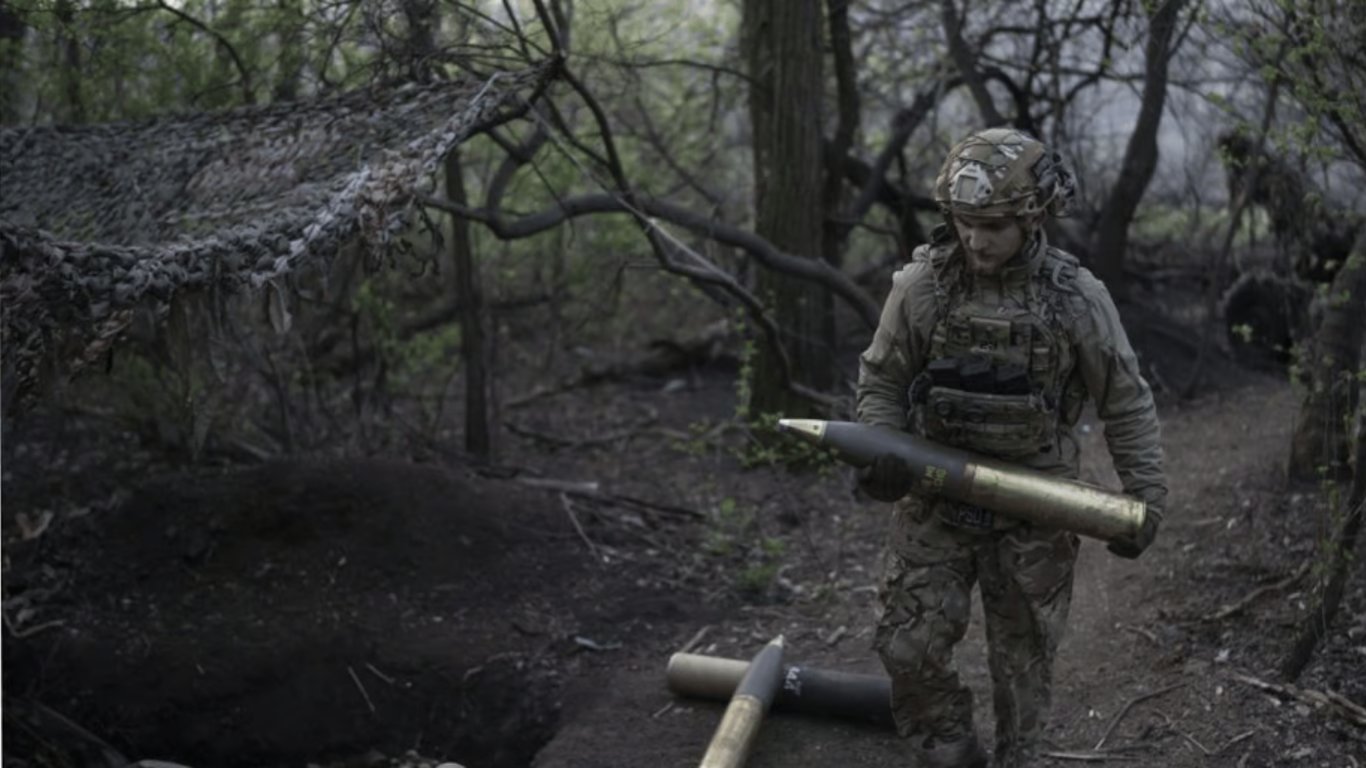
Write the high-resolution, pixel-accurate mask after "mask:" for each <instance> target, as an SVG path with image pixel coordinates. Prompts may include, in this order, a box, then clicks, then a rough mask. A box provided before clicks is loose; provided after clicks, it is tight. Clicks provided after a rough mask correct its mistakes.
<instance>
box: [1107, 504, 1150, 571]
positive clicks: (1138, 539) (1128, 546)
mask: <svg viewBox="0 0 1366 768" xmlns="http://www.w3.org/2000/svg"><path fill="white" fill-rule="evenodd" d="M1161 524H1162V513H1161V512H1159V511H1157V510H1156V509H1154V508H1151V507H1149V508H1148V514H1147V515H1145V516H1144V517H1143V526H1142V527H1141V528H1139V529H1138V535H1137V536H1135V537H1134V538H1133V539H1126V540H1121V541H1112V542H1110V543H1109V544H1107V545H1106V546H1105V548H1106V549H1108V550H1110V551H1111V552H1113V553H1115V554H1116V555H1118V556H1120V557H1122V558H1124V559H1126V560H1136V559H1138V556H1139V555H1141V554H1143V550H1145V549H1147V548H1148V547H1149V545H1151V544H1152V543H1153V539H1155V538H1157V529H1158V527H1159V526H1160V525H1161Z"/></svg>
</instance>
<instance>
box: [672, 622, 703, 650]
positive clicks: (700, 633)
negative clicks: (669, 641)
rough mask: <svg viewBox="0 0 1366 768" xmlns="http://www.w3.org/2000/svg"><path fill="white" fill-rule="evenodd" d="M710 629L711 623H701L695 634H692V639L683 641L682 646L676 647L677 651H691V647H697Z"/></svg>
mask: <svg viewBox="0 0 1366 768" xmlns="http://www.w3.org/2000/svg"><path fill="white" fill-rule="evenodd" d="M710 631H711V625H710V624H705V625H703V626H702V628H701V629H699V630H697V634H695V635H693V636H692V639H691V640H689V641H688V642H686V643H684V644H683V647H682V648H679V649H678V652H679V653H692V649H694V648H696V647H697V644H698V643H700V642H702V638H704V637H706V636H707V633H708V632H710Z"/></svg>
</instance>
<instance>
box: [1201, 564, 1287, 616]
mask: <svg viewBox="0 0 1366 768" xmlns="http://www.w3.org/2000/svg"><path fill="white" fill-rule="evenodd" d="M1309 565H1310V561H1309V560H1305V561H1304V562H1303V563H1300V567H1299V568H1297V569H1296V570H1295V572H1294V573H1292V574H1290V575H1289V576H1286V577H1285V578H1284V579H1281V580H1280V581H1278V582H1276V583H1274V584H1263V585H1262V586H1260V587H1257V588H1256V589H1254V590H1252V591H1251V592H1249V593H1247V594H1246V595H1244V596H1243V598H1242V599H1241V600H1239V601H1238V602H1236V603H1230V604H1229V605H1226V606H1224V607H1223V608H1220V609H1219V610H1217V611H1215V612H1214V613H1211V614H1209V615H1208V616H1206V617H1205V621H1221V620H1223V619H1227V618H1228V617H1230V616H1232V615H1233V614H1235V613H1238V612H1239V611H1241V610H1243V609H1244V608H1246V607H1248V606H1249V605H1251V604H1252V603H1253V602H1255V601H1256V600H1257V598H1259V597H1261V596H1262V595H1265V594H1267V593H1269V592H1279V591H1280V590H1282V589H1285V588H1286V587H1289V586H1290V585H1292V584H1294V583H1295V582H1297V581H1299V580H1300V579H1302V578H1304V575H1305V574H1306V573H1308V572H1309Z"/></svg>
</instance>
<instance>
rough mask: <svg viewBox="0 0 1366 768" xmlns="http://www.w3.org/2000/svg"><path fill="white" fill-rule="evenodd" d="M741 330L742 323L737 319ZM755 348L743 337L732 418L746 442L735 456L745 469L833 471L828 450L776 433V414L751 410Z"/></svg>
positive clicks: (833, 457) (823, 472)
mask: <svg viewBox="0 0 1366 768" xmlns="http://www.w3.org/2000/svg"><path fill="white" fill-rule="evenodd" d="M736 322H737V324H739V325H740V326H741V328H743V322H742V321H739V320H737V321H736ZM757 358H758V347H757V345H756V342H755V341H754V340H753V339H752V338H746V339H745V341H744V343H743V344H742V346H741V350H740V371H739V374H738V375H737V376H736V378H735V390H736V398H735V400H736V403H735V418H736V420H737V421H738V422H740V423H741V424H742V425H743V426H744V427H745V432H746V439H745V442H744V443H743V444H742V445H741V446H740V447H739V448H737V449H736V450H735V457H736V458H737V459H739V460H740V465H741V466H742V467H744V468H745V469H754V468H757V467H766V466H782V467H788V468H790V469H808V470H815V471H817V472H819V473H820V474H822V475H825V474H828V473H830V472H832V471H833V470H834V468H835V466H836V464H837V460H836V458H835V454H834V452H833V451H830V450H829V449H826V448H822V447H820V446H817V445H812V444H811V443H808V442H806V441H804V440H796V439H793V438H789V437H786V436H784V435H782V434H781V433H779V431H778V420H779V419H782V418H785V416H784V415H783V414H779V413H766V412H761V413H755V412H754V411H753V410H752V409H751V407H750V402H751V397H752V394H753V391H754V390H753V388H754V364H755V360H756V359H757Z"/></svg>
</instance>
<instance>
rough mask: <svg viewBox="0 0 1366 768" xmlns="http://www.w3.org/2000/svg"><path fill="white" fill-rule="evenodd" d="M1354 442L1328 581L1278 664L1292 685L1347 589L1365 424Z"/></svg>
mask: <svg viewBox="0 0 1366 768" xmlns="http://www.w3.org/2000/svg"><path fill="white" fill-rule="evenodd" d="M1361 271H1363V272H1366V270H1361ZM1356 443H1357V447H1356V455H1357V459H1356V474H1355V476H1354V478H1353V480H1352V492H1351V494H1350V495H1349V497H1348V499H1347V504H1346V506H1345V515H1344V517H1343V520H1342V528H1341V532H1340V533H1336V532H1335V533H1336V535H1334V536H1332V537H1331V538H1329V539H1328V542H1327V543H1326V544H1325V545H1324V546H1325V552H1324V555H1325V556H1326V557H1327V559H1328V561H1329V562H1330V565H1329V567H1328V582H1327V583H1326V584H1325V585H1324V587H1323V590H1322V591H1321V592H1320V593H1319V598H1318V600H1317V602H1316V603H1315V605H1314V608H1313V609H1312V610H1311V611H1310V613H1309V623H1308V624H1305V625H1304V627H1303V628H1302V629H1301V630H1300V635H1299V637H1297V638H1295V644H1294V645H1293V646H1292V647H1291V649H1290V653H1288V654H1286V657H1285V660H1284V661H1282V662H1281V675H1282V676H1283V677H1285V678H1286V679H1287V680H1290V681H1292V682H1293V681H1294V680H1297V679H1298V678H1299V676H1300V673H1301V672H1303V671H1304V668H1305V667H1307V666H1309V661H1310V659H1312V658H1313V656H1314V649H1315V648H1316V647H1318V644H1319V641H1321V640H1322V639H1323V638H1324V637H1325V636H1327V635H1328V629H1329V628H1330V627H1332V626H1333V619H1334V618H1335V617H1336V616H1337V612H1338V607H1339V606H1340V605H1341V604H1342V593H1343V591H1344V590H1345V589H1346V588H1347V572H1348V570H1349V568H1348V566H1350V565H1351V564H1352V563H1353V562H1355V558H1354V552H1355V551H1356V546H1357V536H1358V534H1360V532H1361V518H1362V516H1363V511H1362V507H1363V505H1366V463H1363V459H1366V424H1361V423H1358V425H1357V440H1356Z"/></svg>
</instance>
